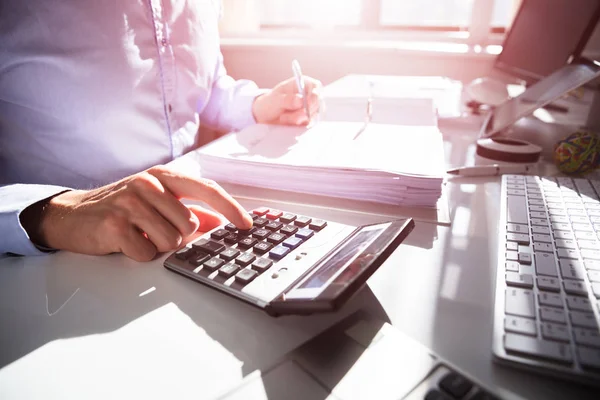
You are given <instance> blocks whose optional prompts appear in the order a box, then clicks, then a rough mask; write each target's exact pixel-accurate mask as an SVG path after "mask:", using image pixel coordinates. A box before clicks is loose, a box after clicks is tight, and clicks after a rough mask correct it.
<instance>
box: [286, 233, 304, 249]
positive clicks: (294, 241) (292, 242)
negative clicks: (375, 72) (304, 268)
mask: <svg viewBox="0 0 600 400" xmlns="http://www.w3.org/2000/svg"><path fill="white" fill-rule="evenodd" d="M302 242H303V240H302V239H300V238H299V237H295V236H292V237H290V238H287V239H285V240H284V241H283V243H282V244H283V245H284V246H285V247H289V248H290V249H292V250H293V249H295V248H296V247H298V246H300V243H302Z"/></svg>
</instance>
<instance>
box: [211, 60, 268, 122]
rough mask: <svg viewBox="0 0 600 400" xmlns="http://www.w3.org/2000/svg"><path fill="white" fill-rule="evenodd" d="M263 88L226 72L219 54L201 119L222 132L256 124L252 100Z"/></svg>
mask: <svg viewBox="0 0 600 400" xmlns="http://www.w3.org/2000/svg"><path fill="white" fill-rule="evenodd" d="M266 91H267V90H264V89H259V88H258V87H257V86H256V84H255V83H254V82H252V81H249V80H245V79H240V80H235V79H233V78H232V77H231V76H229V75H227V71H226V69H225V66H224V65H223V55H222V54H220V55H219V60H218V62H217V67H216V70H215V74H214V79H213V85H212V88H211V93H210V96H209V98H208V102H207V103H206V106H205V107H204V109H203V110H201V111H200V122H201V123H202V124H205V125H207V126H209V127H211V128H213V129H218V130H222V131H236V130H240V129H243V128H245V127H247V126H249V125H252V124H255V123H256V120H255V119H254V116H253V115H252V103H253V102H254V99H255V98H256V97H257V96H259V95H261V94H263V93H265V92H266Z"/></svg>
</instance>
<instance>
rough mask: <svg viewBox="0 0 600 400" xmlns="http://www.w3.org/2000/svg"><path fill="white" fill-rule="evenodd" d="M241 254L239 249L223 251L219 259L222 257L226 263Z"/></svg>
mask: <svg viewBox="0 0 600 400" xmlns="http://www.w3.org/2000/svg"><path fill="white" fill-rule="evenodd" d="M239 254H240V251H239V250H238V249H232V248H228V249H226V250H223V251H222V252H221V253H220V254H219V257H221V258H222V259H223V260H225V261H231V260H233V259H234V258H236V257H237V256H238V255H239Z"/></svg>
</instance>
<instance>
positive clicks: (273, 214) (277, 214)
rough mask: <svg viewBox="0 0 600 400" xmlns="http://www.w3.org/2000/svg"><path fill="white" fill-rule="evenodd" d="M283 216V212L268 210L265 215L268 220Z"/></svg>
mask: <svg viewBox="0 0 600 400" xmlns="http://www.w3.org/2000/svg"><path fill="white" fill-rule="evenodd" d="M282 215H283V211H279V210H270V211H269V212H268V213H267V218H268V219H277V218H279V217H281V216H282Z"/></svg>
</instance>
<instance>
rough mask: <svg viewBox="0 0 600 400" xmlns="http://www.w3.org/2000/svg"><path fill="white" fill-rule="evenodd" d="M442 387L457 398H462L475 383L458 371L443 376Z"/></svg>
mask: <svg viewBox="0 0 600 400" xmlns="http://www.w3.org/2000/svg"><path fill="white" fill-rule="evenodd" d="M439 385H440V388H442V389H443V390H444V391H445V392H447V393H449V394H451V395H452V396H454V398H456V399H462V398H463V397H464V396H465V395H466V394H467V393H469V391H470V390H471V389H472V388H473V384H472V383H471V382H470V381H469V380H468V379H466V378H465V377H463V376H462V375H459V374H457V373H456V372H450V373H449V374H447V375H446V376H444V377H443V378H442V380H441V381H440V383H439Z"/></svg>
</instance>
